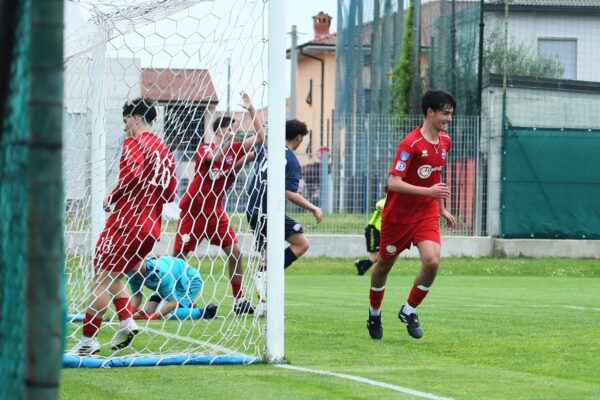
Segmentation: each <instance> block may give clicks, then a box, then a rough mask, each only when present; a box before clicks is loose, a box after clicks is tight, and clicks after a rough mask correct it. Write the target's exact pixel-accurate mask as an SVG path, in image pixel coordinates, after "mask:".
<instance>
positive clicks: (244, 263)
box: [64, 0, 269, 367]
mask: <svg viewBox="0 0 600 400" xmlns="http://www.w3.org/2000/svg"><path fill="white" fill-rule="evenodd" d="M268 8H269V4H268V2H267V1H266V0H218V1H202V0H139V1H138V0H71V1H67V2H66V20H67V26H68V27H69V29H68V30H67V32H66V34H65V87H64V106H65V107H64V113H65V114H64V188H65V201H66V207H65V247H66V249H65V251H66V267H65V271H66V280H67V282H66V285H67V286H66V287H67V298H68V320H69V325H68V333H67V334H68V337H67V344H66V351H67V353H66V354H65V366H71V367H72V366H88V367H97V366H100V367H113V366H121V365H165V364H186V363H254V362H257V361H260V360H262V359H263V357H264V354H265V341H266V339H265V336H266V318H263V317H262V315H263V314H262V311H263V310H260V311H261V312H259V310H258V306H259V302H260V301H261V300H264V299H259V295H258V293H257V288H256V284H255V279H254V277H255V276H256V273H257V271H258V269H259V265H260V263H261V255H260V254H258V253H257V252H256V251H255V248H254V245H253V244H254V238H253V235H252V232H251V231H250V230H249V228H248V224H247V222H246V217H245V207H246V202H247V199H248V194H247V188H248V186H249V184H250V181H251V179H252V176H253V174H252V164H251V163H248V164H246V165H243V166H242V165H241V164H238V169H239V171H238V172H237V173H236V172H235V168H230V167H231V166H229V167H228V166H227V165H226V164H227V163H229V162H230V161H231V159H228V158H231V154H232V153H231V151H233V150H234V149H237V150H239V151H237V153H235V154H234V155H233V161H234V165H235V163H236V162H237V161H240V160H241V159H242V155H243V154H245V153H244V151H245V150H247V149H246V147H244V146H246V145H247V144H248V141H257V140H258V138H259V137H260V135H259V131H260V129H261V128H262V127H263V121H265V122H266V118H267V117H266V106H267V103H268V101H267V100H268V99H267V81H268V76H267V72H268V65H267V64H268V62H267V60H268V42H269V41H268V40H267V38H268V23H267V22H268ZM242 92H243V93H246V94H247V96H248V98H242V96H241V94H240V93H242ZM140 97H142V98H146V99H148V101H149V102H150V104H149V106H150V107H154V108H155V110H156V111H157V115H156V118H154V119H153V118H149V119H153V121H151V123H148V125H149V126H151V131H152V133H153V134H154V135H155V136H156V137H158V138H160V140H162V143H164V145H165V146H166V148H167V149H168V150H169V151H170V153H171V154H172V156H173V160H174V166H173V168H174V169H173V173H174V175H175V177H176V179H177V186H176V189H175V197H174V198H172V199H170V200H171V201H170V202H169V204H166V205H165V207H164V210H163V214H162V226H161V229H160V240H158V241H156V242H155V243H154V242H151V243H150V244H151V245H150V247H148V240H150V241H151V240H152V238H151V236H152V235H148V232H149V231H148V230H146V229H145V227H146V225H147V220H148V219H147V218H146V217H145V216H144V214H142V215H143V218H141V219H140V218H135V217H133V216H132V214H136V213H138V214H139V213H141V212H142V211H139V210H138V209H137V208H136V207H141V206H140V205H139V204H140V202H141V203H144V202H146V201H147V203H148V204H149V203H151V200H147V199H148V198H149V197H148V196H151V195H150V194H148V193H150V192H149V190H150V189H148V188H147V187H146V186H144V185H146V184H148V185H152V184H153V182H151V181H152V179H153V178H152V177H150V176H149V175H151V174H152V173H153V171H155V170H154V168H157V170H156V171H158V168H163V166H161V165H162V164H160V162H161V161H156V160H155V161H156V163H158V164H152V165H153V166H152V167H150V169H149V170H143V171H142V173H141V174H139V176H138V175H135V174H134V175H135V176H134V177H133V178H131V177H130V176H124V172H123V170H125V169H126V170H127V171H129V170H130V169H132V168H135V166H136V165H138V163H140V162H142V163H143V162H144V161H140V158H139V157H142V160H143V159H144V157H146V156H147V155H146V153H144V152H143V151H142V152H141V154H142V155H139V157H138V158H135V157H134V156H132V154H131V152H130V151H129V150H127V151H125V152H124V151H123V149H124V148H125V147H127V146H129V145H130V143H129V142H128V140H129V139H127V138H128V135H127V134H126V133H125V132H124V128H126V127H127V121H128V120H129V117H131V120H132V121H134V122H132V123H137V122H136V121H137V119H136V118H137V117H136V116H135V115H134V114H131V115H129V114H128V115H125V114H126V113H125V114H124V112H123V111H124V109H123V106H124V104H126V103H128V102H129V103H128V104H131V102H132V101H134V100H135V99H136V98H140ZM250 101H251V103H252V106H253V107H249V102H250ZM144 104H146V103H144ZM251 108H254V110H250V109H251ZM147 116H148V114H145V115H142V116H141V118H142V122H144V123H146V122H149V121H147V119H148V118H146V117H147ZM224 117H230V118H231V122H227V121H228V120H227V119H226V118H225V119H223V118H224ZM220 121H221V122H222V121H225V123H221V127H220V133H221V134H223V132H225V136H227V134H228V132H229V134H233V135H234V137H233V140H232V142H241V144H239V145H236V144H235V143H234V144H233V145H232V146H231V149H232V150H228V148H226V146H223V142H219V141H218V140H217V139H215V138H216V137H218V136H219V135H218V134H217V133H219V132H217V133H216V132H215V127H216V128H219V126H218V125H219V122H220ZM217 130H219V129H217ZM130 132H134V131H130ZM224 142H225V141H224ZM219 144H221V146H219ZM254 144H255V143H254ZM207 146H208V147H207ZM211 146H212V147H211ZM205 147H206V148H207V149H208V152H209V153H210V152H212V153H211V156H212V158H210V157H208V158H207V157H204V158H203V156H202V155H199V154H200V153H202V151H200V150H199V149H203V148H205ZM214 147H216V149H213V148H214ZM240 148H241V150H240ZM252 148H253V147H250V148H249V150H252ZM219 151H221V152H222V153H223V156H222V157H221V158H219V157H218V156H217V154H218V152H219ZM228 151H229V153H228ZM155 152H156V154H158V150H155ZM150 153H152V152H150ZM149 157H150V156H149ZM165 160H166V158H165ZM151 162H154V161H151ZM167 164H168V162H167ZM200 165H204V167H201V166H200ZM168 166H169V165H167V167H168ZM146 172H148V174H146ZM160 173H161V174H162V175H160V177H162V178H163V181H162V182H158V184H157V185H158V186H156V187H162V189H164V190H166V189H167V186H168V184H169V182H168V178H169V177H170V175H169V174H170V172H169V171H166V175H165V174H164V172H160ZM199 174H200V175H202V174H203V176H201V177H200V178H199V177H198V175H199ZM147 175H148V176H147ZM219 177H221V178H223V179H222V181H223V182H225V183H224V184H223V185H222V186H220V184H219V183H218V181H219V179H218V178H219ZM130 178H131V179H130ZM136 179H137V181H135V180H136ZM209 179H210V180H211V182H212V184H211V185H209V184H208V180H209ZM132 180H133V181H135V182H134V183H131V182H132ZM195 180H199V181H198V182H200V184H199V187H196V188H194V187H193V186H194V185H195V184H198V182H196V183H194V181H195ZM136 182H137V183H136ZM154 184H156V182H154ZM127 185H133V186H127ZM136 185H137V186H136ZM140 185H141V186H140ZM207 185H208V186H207ZM115 187H120V188H121V191H120V193H119V195H118V197H119V199H116V197H117V195H115V194H114V192H113V190H114V188H115ZM139 187H142V188H143V190H146V191H147V193H146V192H145V194H143V195H140V193H139V191H137V192H136V189H135V188H139ZM132 188H134V189H132ZM152 190H154V189H152ZM164 190H163V191H164ZM111 193H113V195H114V196H113V197H112V198H111V199H110V200H109V209H110V211H108V212H106V211H105V208H106V204H103V202H104V201H105V199H106V196H107V195H109V194H111ZM186 193H187V196H188V200H189V198H190V197H191V200H190V201H191V202H192V203H193V205H191V206H190V205H189V202H188V203H186V206H185V207H180V206H181V202H180V201H181V199H182V198H184V197H185V196H186ZM140 196H141V197H140ZM211 196H212V197H211ZM209 197H211V198H212V200H214V203H215V204H214V205H213V206H211V207H208V205H207V204H208V203H210V201H211V200H209V199H208V198H209ZM140 199H142V200H140ZM144 204H146V203H144ZM148 204H146V205H148ZM220 205H222V210H221V209H220ZM132 210H133V211H132ZM140 210H141V208H140ZM138 211H139V212H138ZM111 213H113V214H114V213H120V215H116V216H115V215H113V216H112V220H111ZM186 213H188V215H187V217H188V219H189V220H188V224H187V225H186V227H183V223H182V222H181V221H182V219H183V218H184V216H186V215H185V214H186ZM223 213H225V214H226V216H228V221H229V222H228V223H226V222H227V219H223ZM215 220H216V221H217V222H216V223H215V222H214V221H215ZM107 221H112V222H114V221H118V222H116V223H115V224H116V225H114V224H113V228H114V229H113V230H112V231H111V232H109V234H108V236H109V237H110V236H111V235H112V239H113V241H114V240H116V239H115V238H122V239H123V240H121V242H120V243H118V244H117V245H115V246H112V247H110V246H109V247H106V243H107V242H106V241H105V242H103V243H101V246H99V247H98V248H97V241H98V238H99V237H100V235H101V234H102V233H103V232H104V231H105V230H106V229H105V228H106V227H107V226H108V223H107ZM223 224H225V225H226V226H224V225H223ZM132 225H133V226H132ZM154 228H156V226H155V227H154ZM185 229H187V230H185ZM115 232H117V233H115ZM132 232H134V233H132ZM178 235H179V242H178V241H177V240H176V239H177V237H178ZM234 235H235V238H236V239H234V238H233V236H234ZM141 236H143V237H141ZM190 237H191V238H192V239H191V240H190ZM132 238H133V239H135V240H133V239H132ZM148 238H149V239H148ZM146 239H148V240H146ZM140 241H141V242H143V244H142V245H140V244H139V242H140ZM196 241H197V242H198V243H197V246H194V245H195V244H196V243H195V242H196ZM178 243H179V244H178ZM236 243H237V245H239V248H240V250H241V257H238V256H237V253H235V251H234V248H235V247H236ZM112 244H114V243H112ZM102 246H105V247H102ZM133 246H135V248H133ZM177 247H179V249H177ZM182 247H183V248H182ZM99 249H100V250H99ZM224 249H229V253H226V251H225V250H224ZM177 250H182V251H179V252H178V251H177ZM98 251H108V252H113V253H114V254H111V257H112V258H111V260H113V261H111V262H112V264H111V262H108V263H107V262H106V261H104V264H103V266H100V265H94V264H95V262H94V255H96V260H98ZM176 253H178V254H176ZM173 255H178V256H179V258H174V257H169V256H173ZM136 257H140V258H143V261H142V262H141V263H139V262H135V261H136ZM179 259H183V260H184V261H183V262H180V261H178V260H179ZM138 261H139V260H138ZM96 264H98V262H96ZM109 264H110V265H113V266H114V267H115V270H113V271H112V273H113V274H112V275H110V277H111V278H110V279H112V281H109V282H106V281H104V283H103V282H102V280H101V278H100V277H99V276H100V275H101V274H99V272H102V271H104V272H103V273H104V274H105V275H106V273H108V272H110V270H111V268H110V266H107V265H109ZM134 264H135V265H136V267H133V265H134ZM137 265H144V268H141V267H140V268H139V269H138V267H137ZM119 268H121V270H122V271H124V272H129V274H121V275H118V276H117V275H115V273H116V272H115V271H118V270H119ZM102 276H104V275H102ZM153 280H154V281H153ZM119 282H122V283H123V284H124V285H123V288H125V289H124V290H125V291H126V297H128V298H129V301H128V302H127V304H126V305H123V302H122V300H119V301H116V300H115V299H122V298H124V294H123V290H122V288H121V291H120V292H118V294H115V291H116V290H117V289H118V288H119V287H120V286H119ZM101 289H106V290H104V291H102V290H101ZM107 293H108V295H109V300H108V303H107V307H106V309H105V310H104V309H100V310H99V309H98V306H97V305H98V304H100V303H102V301H100V303H98V301H99V299H101V298H102V296H105V295H107ZM174 300H175V302H173V301H174ZM119 307H120V308H119ZM215 307H216V315H214V316H213V314H214V312H215ZM250 307H251V308H250ZM252 311H255V312H254V313H252ZM129 314H131V315H133V317H134V318H131V319H130V317H129ZM90 315H91V317H90ZM86 316H87V320H86ZM90 318H92V319H91V320H90ZM131 321H133V324H132V323H131ZM86 324H87V325H86ZM86 326H87V328H86ZM128 332H129V333H131V335H130V337H127V335H128ZM124 333H125V339H129V340H130V341H128V342H127V343H124V342H123V341H122V342H123V343H120V344H122V346H120V345H119V343H118V341H119V339H123V338H124V336H123V335H124ZM133 334H135V335H133ZM90 339H91V340H92V341H93V342H89V340H90ZM86 340H87V341H88V342H85V343H84V341H86ZM126 341H127V340H126ZM82 343H83V344H84V345H86V346H87V347H86V346H84V350H85V351H83V352H82V351H80V350H81V346H82ZM90 343H91V344H90Z"/></svg>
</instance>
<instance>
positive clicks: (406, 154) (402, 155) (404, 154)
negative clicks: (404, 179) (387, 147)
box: [400, 151, 410, 161]
mask: <svg viewBox="0 0 600 400" xmlns="http://www.w3.org/2000/svg"><path fill="white" fill-rule="evenodd" d="M409 158H410V153H409V152H408V151H403V152H401V153H400V159H401V160H402V161H406V160H408V159H409Z"/></svg>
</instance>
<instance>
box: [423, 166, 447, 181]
mask: <svg viewBox="0 0 600 400" xmlns="http://www.w3.org/2000/svg"><path fill="white" fill-rule="evenodd" d="M441 170H442V167H432V166H431V165H421V166H420V167H419V169H417V174H418V175H419V178H421V179H427V178H429V177H430V176H431V174H432V173H433V172H434V171H441Z"/></svg>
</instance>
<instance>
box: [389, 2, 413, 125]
mask: <svg viewBox="0 0 600 400" xmlns="http://www.w3.org/2000/svg"><path fill="white" fill-rule="evenodd" d="M398 12H402V10H398ZM414 12H415V2H414V0H410V4H409V6H408V9H407V10H406V17H405V19H404V34H403V36H402V51H401V53H400V58H399V59H398V61H396V65H395V66H394V69H393V71H392V110H391V111H392V113H394V114H399V115H406V114H409V113H410V90H411V86H412V80H413V79H414V76H415V66H414V61H413V60H414V40H415V39H414V35H413V23H414Z"/></svg>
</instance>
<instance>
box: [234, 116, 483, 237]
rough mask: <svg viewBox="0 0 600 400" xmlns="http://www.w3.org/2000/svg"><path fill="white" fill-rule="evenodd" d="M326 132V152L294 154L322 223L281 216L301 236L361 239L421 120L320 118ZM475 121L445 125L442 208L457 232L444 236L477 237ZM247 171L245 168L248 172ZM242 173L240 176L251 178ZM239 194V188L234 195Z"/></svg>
mask: <svg viewBox="0 0 600 400" xmlns="http://www.w3.org/2000/svg"><path fill="white" fill-rule="evenodd" d="M325 121H326V124H327V126H331V128H332V129H331V132H330V133H329V134H328V137H329V139H328V140H329V142H328V143H327V144H329V145H330V146H331V147H329V146H322V147H320V148H319V149H318V151H316V152H312V151H311V149H314V148H315V147H316V146H315V145H309V146H307V147H306V148H307V151H306V152H304V153H303V152H299V153H298V152H297V153H298V158H299V159H300V162H301V163H302V181H301V186H300V193H301V194H302V195H303V196H304V197H305V198H307V199H308V200H309V201H311V202H312V203H314V204H317V205H318V206H319V207H321V208H322V209H323V212H324V214H325V217H324V218H323V222H322V223H321V224H318V225H317V224H315V223H314V221H313V218H312V215H311V214H310V213H308V212H306V211H304V210H303V209H301V208H299V207H297V206H295V205H293V204H291V203H289V202H288V205H287V212H288V213H289V214H291V215H293V216H294V218H295V219H297V220H298V221H299V222H301V223H302V224H303V225H304V226H305V228H307V233H321V234H362V232H363V229H364V227H365V225H366V223H367V221H368V218H369V216H370V214H371V213H372V212H373V210H374V207H375V203H376V201H377V200H379V199H380V198H382V197H383V196H384V188H385V185H386V183H387V180H388V173H389V171H390V169H391V166H392V163H393V161H394V157H395V156H396V151H397V149H398V145H399V144H400V141H401V140H402V139H403V138H404V136H406V134H408V133H409V132H411V131H412V130H413V129H414V128H415V127H417V126H419V125H420V124H421V123H422V122H423V116H420V115H410V116H405V117H403V118H400V117H396V116H393V115H382V114H378V115H375V114H346V115H339V116H337V117H334V118H333V120H332V119H330V118H325ZM478 126H479V125H478V117H476V116H455V117H454V119H453V122H452V123H451V125H450V129H449V132H448V133H449V134H450V136H451V137H452V150H451V151H450V155H449V157H448V160H447V166H446V171H445V172H444V175H443V179H444V181H445V182H446V183H447V184H448V185H449V186H450V188H451V190H452V196H451V198H450V200H449V201H447V202H446V203H447V204H446V205H447V207H448V209H449V210H450V211H451V212H452V213H453V215H455V217H456V218H457V221H458V226H457V227H456V228H455V229H453V230H451V231H450V230H444V232H443V233H444V234H446V235H480V234H482V233H483V232H482V229H481V213H482V210H481V205H482V204H483V201H484V196H483V195H482V190H481V181H482V180H481V178H478V176H479V175H478V172H479V159H480V157H479V130H478ZM249 168H251V167H249ZM249 168H248V169H246V170H244V171H242V173H241V174H242V175H241V176H242V179H238V183H237V185H241V184H242V183H241V182H244V181H245V179H243V177H244V176H245V174H247V173H249V174H251V173H252V172H251V171H250V170H249ZM236 192H237V193H243V192H244V191H243V188H242V187H240V188H239V190H236ZM229 200H230V201H229V202H228V209H229V210H231V211H232V212H233V211H237V212H238V213H239V212H243V207H244V205H245V199H243V198H241V197H239V196H238V197H236V198H235V199H233V198H231V199H229Z"/></svg>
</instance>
